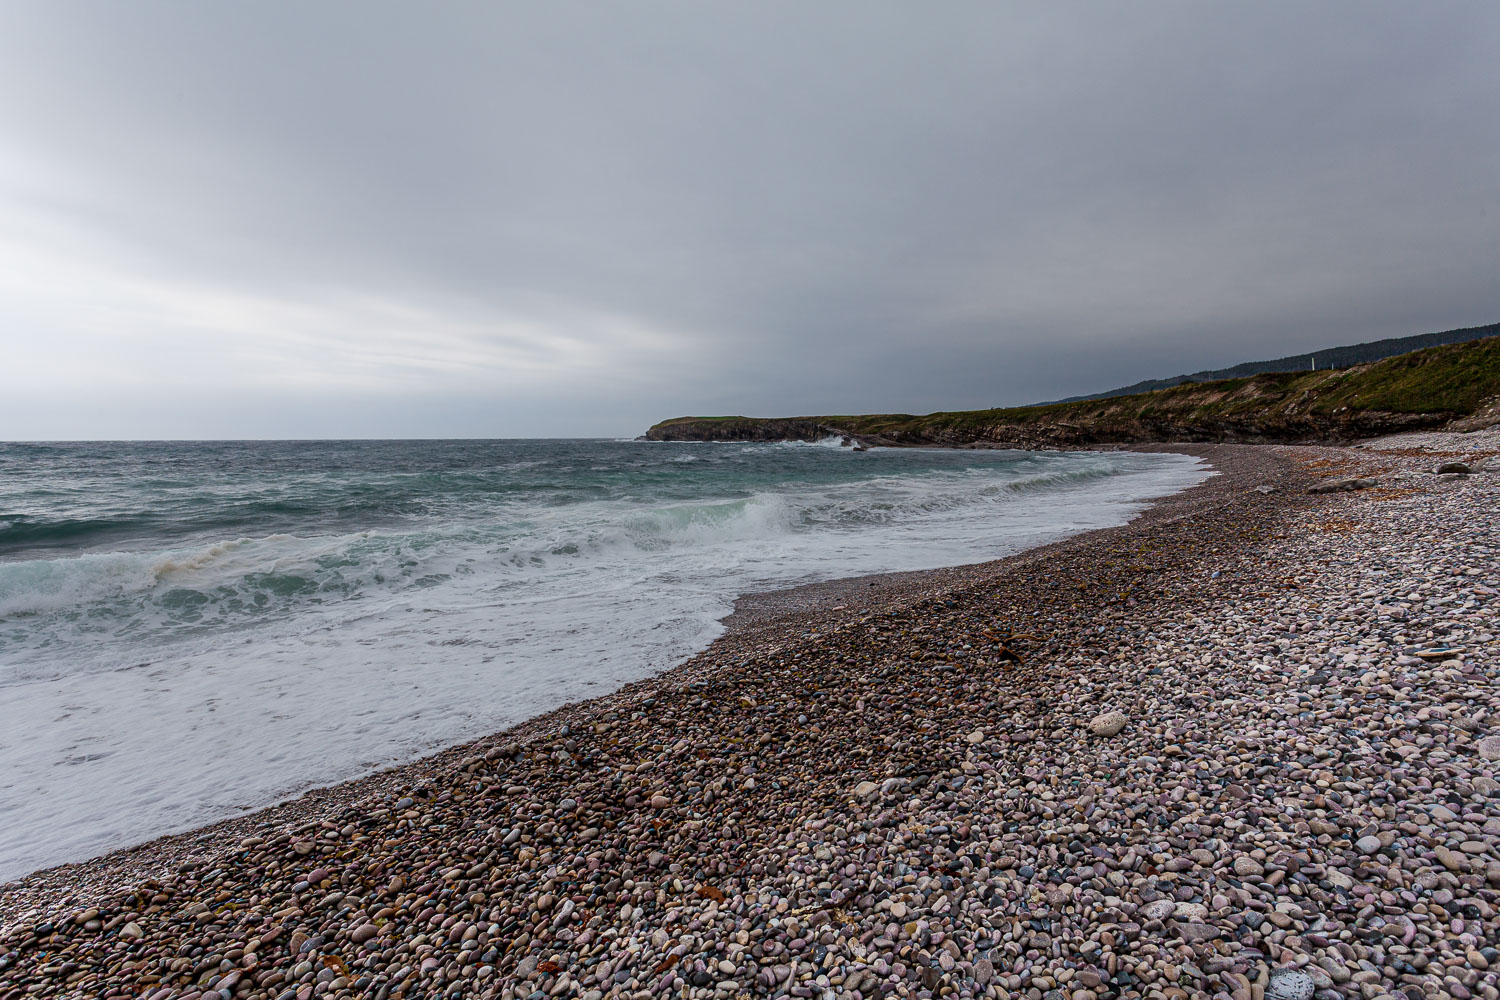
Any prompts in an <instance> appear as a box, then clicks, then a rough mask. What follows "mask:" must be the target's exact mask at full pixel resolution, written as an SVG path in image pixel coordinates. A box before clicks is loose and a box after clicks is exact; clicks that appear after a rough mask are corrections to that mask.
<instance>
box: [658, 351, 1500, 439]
mask: <svg viewBox="0 0 1500 1000" xmlns="http://www.w3.org/2000/svg"><path fill="white" fill-rule="evenodd" d="M1497 420H1500V337H1489V338H1487V339H1483V340H1475V341H1470V342H1468V343H1463V344H1451V345H1446V346H1441V347H1432V348H1428V349H1426V350H1421V351H1413V352H1411V353H1409V354H1402V355H1398V356H1396V357H1391V358H1386V359H1385V360H1383V361H1379V362H1375V363H1372V364H1364V365H1356V366H1354V367H1351V368H1345V369H1340V370H1337V371H1321V372H1318V371H1313V372H1262V373H1260V374H1256V375H1252V376H1249V377H1245V378H1233V379H1222V380H1219V381H1214V382H1202V383H1197V382H1194V383H1188V384H1184V385H1177V386H1173V387H1171V388H1166V389H1158V390H1156V391H1153V392H1142V393H1138V394H1136V395H1132V396H1111V397H1108V398H1104V399H1081V400H1076V401H1073V402H1066V403H1051V404H1047V405H1042V406H1015V407H1005V408H1000V409H993V410H960V411H953V412H942V413H929V414H926V415H923V416H913V415H911V414H906V413H896V414H864V415H861V416H819V417H773V418H759V417H677V418H675V419H672V420H664V421H662V422H661V423H658V424H655V425H654V426H652V427H651V428H650V429H649V430H647V431H646V434H645V435H644V436H645V438H646V439H648V440H652V441H818V440H822V439H825V438H828V437H841V438H845V439H847V440H848V442H849V443H850V444H851V445H853V444H858V445H862V446H867V447H868V446H874V445H879V446H883V447H913V446H915V447H944V448H1097V447H1101V446H1106V447H1110V446H1120V445H1136V444H1143V443H1151V442H1156V441H1198V442H1221V443H1223V442H1236V443H1251V444H1267V443H1281V444H1308V443H1318V444H1346V443H1351V442H1354V441H1358V440H1362V439H1365V438H1371V437H1378V436H1381V435H1388V434H1395V433H1400V432H1403V431H1419V430H1436V429H1448V430H1456V431H1465V430H1471V429H1475V428H1480V427H1486V426H1489V425H1490V424H1493V423H1495V422H1496V421H1497Z"/></svg>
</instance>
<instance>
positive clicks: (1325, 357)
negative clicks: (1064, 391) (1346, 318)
mask: <svg viewBox="0 0 1500 1000" xmlns="http://www.w3.org/2000/svg"><path fill="white" fill-rule="evenodd" d="M1495 336H1500V323H1491V324H1489V325H1488V326H1471V327H1465V328H1464V329H1461V330H1444V331H1442V332H1440V333H1419V334H1417V335H1416V336H1412V337H1390V338H1387V339H1385V340H1372V341H1369V342H1367V343H1363V344H1349V345H1347V346H1344V347H1325V348H1323V349H1322V350H1318V351H1309V352H1308V353H1306V354H1293V355H1291V356H1289V357H1285V358H1275V359H1273V360H1271V361H1246V362H1244V363H1243V364H1238V365H1234V366H1232V367H1229V368H1220V369H1217V370H1214V371H1200V372H1193V373H1192V374H1191V375H1174V376H1172V377H1171V378H1163V379H1146V380H1145V381H1143V382H1136V383H1135V384H1134V385H1127V386H1123V387H1121V388H1119V389H1111V390H1109V391H1108V392H1096V393H1090V394H1089V395H1086V396H1069V397H1068V398H1067V399H1060V400H1056V402H1060V403H1074V402H1078V401H1079V400H1085V399H1107V398H1109V397H1111V396H1134V395H1138V394H1140V393H1143V392H1152V391H1154V390H1156V389H1166V388H1169V387H1171V386H1176V385H1183V384H1186V383H1192V382H1219V381H1223V380H1224V379H1231V378H1245V377H1247V376H1250V375H1260V374H1262V373H1265V372H1311V371H1326V370H1329V369H1334V368H1351V367H1353V366H1354V365H1363V364H1370V363H1372V362H1376V361H1382V360H1384V359H1386V358H1392V357H1396V356H1397V355H1401V354H1410V353H1411V352H1413V351H1420V350H1423V349H1424V348H1428V347H1438V346H1440V345H1443V344H1460V343H1464V342H1467V341H1471V340H1482V339H1484V338H1485V337H1495ZM1040 405H1047V404H1040Z"/></svg>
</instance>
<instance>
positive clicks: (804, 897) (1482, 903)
mask: <svg viewBox="0 0 1500 1000" xmlns="http://www.w3.org/2000/svg"><path fill="white" fill-rule="evenodd" d="M1454 438H1455V443H1452V444H1451V448H1452V451H1453V452H1454V453H1455V454H1454V456H1453V457H1462V458H1463V459H1465V460H1467V461H1471V462H1473V463H1474V464H1475V466H1476V467H1479V468H1482V467H1483V466H1482V461H1483V459H1484V458H1485V457H1486V456H1485V455H1484V454H1476V453H1474V452H1473V449H1470V450H1469V451H1467V452H1465V451H1464V448H1463V445H1464V443H1465V441H1464V439H1462V436H1457V435H1455V436H1454ZM1182 450H1191V451H1192V452H1193V453H1194V454H1201V455H1203V456H1204V457H1206V458H1207V459H1208V460H1209V461H1211V462H1212V463H1213V464H1214V465H1215V467H1216V468H1217V469H1218V470H1219V472H1220V475H1219V476H1216V477H1215V478H1213V479H1211V480H1209V481H1208V482H1207V483H1205V484H1204V485H1202V486H1199V487H1196V488H1194V489H1192V490H1188V491H1186V492H1184V493H1182V494H1179V495H1177V496H1175V497H1171V498H1168V499H1167V500H1165V501H1163V502H1161V503H1159V504H1157V505H1156V506H1154V507H1153V508H1152V509H1151V510H1149V511H1148V512H1146V513H1145V514H1144V515H1142V516H1141V517H1140V518H1138V519H1137V520H1136V521H1135V522H1133V523H1132V524H1130V525H1127V526H1125V527H1122V528H1115V529H1107V530H1104V531H1098V532H1093V533H1091V534H1088V535H1083V536H1078V537H1076V538H1073V539H1070V540H1068V541H1065V542H1061V543H1057V544H1055V545H1051V546H1048V547H1045V548H1042V549H1037V550H1033V551H1030V552H1027V553H1023V554H1021V555H1018V556H1015V557H1012V558H1010V559H1006V560H1002V561H999V562H996V563H988V564H982V565H977V566H972V567H962V568H958V569H952V570H944V571H935V572H931V573H919V574H907V575H900V576H892V577H882V578H876V579H871V580H853V581H842V582H840V583H837V584H823V585H819V586H815V587H810V588H804V589H802V590H799V591H790V592H783V593H780V594H773V595H765V596H763V597H761V598H758V599H752V600H746V601H744V602H742V606H741V608H740V611H739V612H737V614H736V616H735V617H734V619H732V620H731V625H732V626H733V630H732V631H731V633H730V634H729V635H728V636H727V637H726V638H724V639H722V640H720V641H719V642H718V643H716V644H715V645H714V646H712V647H710V648H709V649H708V650H707V651H705V652H704V653H703V654H701V655H699V656H697V657H694V658H693V659H692V660H690V661H688V662H687V663H685V664H683V665H682V666H680V667H679V668H677V669H676V670H674V671H672V672H669V673H668V674H665V675H663V676H661V677H659V678H656V679H654V680H651V681H647V682H643V683H639V684H634V685H631V686H629V687H627V688H625V689H623V690H621V691H620V692H617V693H616V694H613V695H610V696H608V697H605V698H602V699H598V700H596V701H592V702H588V703H584V704H581V705H576V706H572V707H570V708H567V709H564V710H562V711H559V712H557V713H553V714H552V715H549V716H546V717H543V718H541V719H538V720H534V721H533V722H531V723H528V724H527V725H525V726H523V727H520V728H519V729H517V730H514V731H512V732H509V733H503V734H499V735H497V736H494V737H491V738H489V739H487V740H483V741H480V742H478V743H476V744H472V745H469V746H467V747H464V748H461V749H458V750H455V751H451V752H448V753H445V754H442V755H439V756H438V757H435V758H432V759H429V760H427V761H424V762H421V763H419V764H416V765H411V766H409V767H406V768H402V769H398V770H396V771H392V772H389V773H386V774H383V775H377V776H375V777H373V778H369V779H365V780H363V781H360V782H354V783H351V784H349V785H345V786H340V787H338V788H335V789H330V790H327V791H325V792H323V793H320V794H318V795H315V796H312V797H309V798H306V799H303V800H299V801H298V802H295V803H291V804H288V805H286V806H282V807H278V808H277V809H273V810H269V811H267V812H264V813H261V814H257V815H256V816H252V817H246V818H242V819H239V820H235V821H232V822H230V823H225V824H220V825H219V826H217V827H214V828H210V829H208V830H206V831H202V832H199V833H197V834H194V835H188V836H183V837H178V838H169V839H166V840H164V841H161V842H158V843H156V844H154V845H150V846H148V847H146V848H144V849H142V850H139V851H136V852H130V853H125V854H120V855H114V856H110V857H107V858H103V859H100V860H98V861H95V862H91V863H89V864H86V865H77V866H68V867H65V868H62V869H56V870H54V871H51V872H46V873H41V874H39V875H37V876H33V877H32V878H30V879H27V880H24V881H22V882H20V883H16V884H13V885H11V886H8V887H6V888H5V889H3V890H0V922H3V930H0V998H4V1000H10V998H18V1000H19V998H21V997H35V996H80V997H82V996H87V997H121V998H124V997H146V998H151V1000H168V998H198V1000H208V998H210V997H214V996H220V997H240V998H250V997H259V998H280V1000H291V998H294V997H295V998H299V1000H302V998H309V997H356V996H358V997H377V998H388V997H467V996H475V997H500V998H519V997H537V998H540V997H569V996H572V997H588V998H602V997H605V996H617V997H619V996H628V997H634V998H642V1000H644V998H647V997H662V996H685V997H699V998H710V997H712V998H729V997H738V996H775V995H789V996H796V997H853V998H867V997H876V996H885V997H890V996H948V997H981V996H984V997H1029V998H1033V1000H1100V998H1103V997H1114V996H1120V997H1162V998H1172V1000H1185V998H1188V997H1230V998H1233V1000H1263V998H1266V997H1272V998H1282V997H1298V998H1302V1000H1305V998H1306V997H1308V996H1310V995H1311V996H1323V997H1325V998H1333V997H1367V998H1375V997H1382V996H1400V997H1410V998H1412V1000H1417V998H1428V997H1453V998H1456V1000H1469V998H1473V997H1483V998H1486V1000H1495V998H1496V997H1500V991H1497V987H1496V983H1497V976H1500V952H1497V951H1496V947H1495V943H1496V941H1497V940H1500V917H1497V911H1496V907H1497V906H1500V781H1497V767H1496V764H1495V762H1494V757H1495V753H1493V752H1492V751H1493V743H1494V741H1495V739H1496V737H1500V687H1497V685H1496V680H1497V676H1496V674H1497V670H1500V655H1497V654H1500V639H1497V636H1496V634H1495V633H1496V620H1497V614H1496V612H1497V604H1496V600H1497V591H1500V579H1497V576H1500V559H1497V558H1496V556H1497V547H1500V537H1497V531H1496V527H1495V512H1496V511H1497V509H1500V503H1497V501H1500V475H1497V474H1495V473H1488V472H1483V471H1479V472H1475V473H1473V474H1471V475H1442V476H1438V475H1435V474H1433V473H1432V471H1431V469H1432V466H1433V462H1432V457H1431V455H1432V451H1431V449H1427V450H1421V449H1415V450H1414V449H1412V448H1406V447H1404V446H1403V445H1402V444H1401V442H1399V441H1397V442H1395V443H1386V444H1384V445H1383V446H1382V447H1381V448H1372V449H1364V450H1354V449H1335V448H1312V447H1308V448H1290V447H1288V448H1268V447H1261V448H1257V447H1251V446H1193V448H1191V449H1182ZM1459 453H1462V454H1461V455H1460V454H1459ZM1350 477H1361V478H1372V479H1374V480H1376V483H1375V484H1374V485H1372V486H1370V487H1369V488H1366V489H1361V490H1358V491H1353V492H1336V493H1312V492H1310V490H1311V489H1312V488H1313V487H1315V486H1316V485H1317V484H1318V483H1320V482H1323V481H1326V480H1329V479H1334V478H1350Z"/></svg>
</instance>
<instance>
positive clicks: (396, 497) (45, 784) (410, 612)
mask: <svg viewBox="0 0 1500 1000" xmlns="http://www.w3.org/2000/svg"><path fill="white" fill-rule="evenodd" d="M1206 475H1208V472H1207V471H1206V469H1205V467H1204V466H1203V464H1202V463H1201V462H1199V461H1198V460H1196V459H1192V458H1188V457H1183V456H1176V455H1143V454H1129V453H1066V454H1064V453H1025V452H1011V451H945V450H929V449H875V450H872V451H868V452H853V451H851V450H850V449H845V448H839V447H838V446H837V442H836V441H829V442H825V443H823V444H706V443H705V444H662V443H648V442H636V441H608V440H586V441H584V440H580V441H559V440H546V441H331V442H175V443H174V442H162V443H97V442H96V443H59V444H16V443H9V444H7V443H0V880H3V879H7V878H14V877H17V876H20V875H23V874H25V873H27V872H30V871H33V870H36V869H37V868H40V867H45V866H48V865H52V864H58V863H62V862H65V861H76V860H82V859H85V858H88V857H91V856H94V855H96V854H99V853H101V852H104V851H108V850H111V849H116V848H120V847H125V846H128V845H130V844H133V843H137V842H140V841H143V840H147V839H150V838H152V837H155V836H159V835H162V834H165V833H170V832H176V831H181V830H185V829H190V828H192V827H195V826H198V825H201V824H204V823H208V822H212V821H214V820H218V819H222V818H226V817H229V816H233V815H237V814H239V813H241V812H243V811H245V810H249V809H253V808H257V807H260V806H264V805H267V804H270V803H272V802H276V801H280V800H283V799H285V798H287V797H290V796H292V795H295V794H296V793H298V792H301V791H304V790H306V789H308V788H312V787H316V786H318V785H325V784H329V783H333V782H337V781H340V780H343V779H347V778H352V777H356V776H358V775H360V774H364V773H369V772H371V771H374V770H378V769H381V768H384V767H387V766H390V765H392V764H395V763H399V762H403V761H408V760H411V759H414V758H416V757H419V756H421V755H423V754H426V753H430V752H432V751H435V750H437V749H440V748H442V747H445V746H450V745H452V744H455V743H459V742H463V741H465V740H467V739H471V738H474V737H476V736H480V735H483V734H486V733H490V732H494V731H497V730H499V729H502V728H504V727H507V726H510V725H514V724H516V723H518V722H521V721H523V720H525V719H527V718H530V717H532V716H535V715H537V714H539V713H542V712H545V711H547V710H549V709H552V708H555V707H557V706H559V705H562V704H565V703H567V702H570V701H575V700H578V699H580V698H586V697H590V696H594V695H599V694H603V693H606V692H608V691H610V690H612V689H614V688H616V687H618V686H619V685H621V684H623V683H626V682H628V681H631V680H636V679H640V678H643V677H646V676H649V675H651V674H653V673H656V672H658V671H660V670H662V669H664V668H667V667H670V666H672V665H673V664H675V663H677V662H680V661H681V660H683V659H684V658H686V657H687V656H690V655H691V654H693V653H694V652H696V651H698V650H700V649H702V648H703V647H705V646H706V645H708V643H710V642H711V641H712V640H713V639H714V638H715V637H716V636H718V635H720V634H721V633H722V631H723V626H722V625H721V624H720V622H719V620H720V619H721V618H722V617H723V616H725V615H726V614H728V613H729V612H730V610H731V609H732V605H733V602H734V600H735V598H736V597H737V596H738V595H740V594H744V593H748V592H755V591H762V590H769V589H773V588H780V587H786V586H791V585H796V584H800V583H807V582H813V581H818V580H827V579H833V578H838V577H844V576H853V575H858V574H864V573H875V572H887V571H895V570H912V569H926V568H932V567H937V566H949V565H957V564H962V563H973V562H980V561H983V560H987V559H993V558H997V557H1000V556H1003V555H1007V554H1009V553H1013V552H1016V551H1018V550H1020V549H1023V548H1026V547H1030V546H1034V545H1038V544H1042V543H1045V542H1048V541H1052V540H1055V539H1058V538H1061V537H1064V536H1066V535H1069V534H1073V533H1076V532H1079V531H1084V530H1088V529H1091V528H1098V527H1105V526H1109V525H1114V524H1120V523H1123V522H1125V521H1127V520H1129V519H1130V518H1131V517H1132V516H1134V514H1136V513H1137V512H1139V511H1140V510H1141V509H1142V508H1143V506H1144V504H1145V502H1146V501H1147V500H1148V499H1149V498H1152V497H1158V496H1162V495H1165V494H1168V493H1172V492H1176V491H1178V490H1181V489H1184V488H1186V487H1188V486H1191V485H1193V484H1195V483H1197V482H1199V481H1201V480H1202V479H1203V478H1204V477H1205V476H1206Z"/></svg>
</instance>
